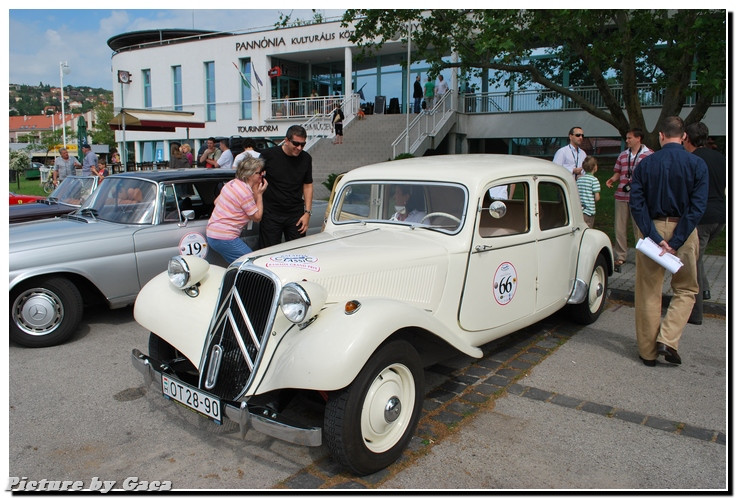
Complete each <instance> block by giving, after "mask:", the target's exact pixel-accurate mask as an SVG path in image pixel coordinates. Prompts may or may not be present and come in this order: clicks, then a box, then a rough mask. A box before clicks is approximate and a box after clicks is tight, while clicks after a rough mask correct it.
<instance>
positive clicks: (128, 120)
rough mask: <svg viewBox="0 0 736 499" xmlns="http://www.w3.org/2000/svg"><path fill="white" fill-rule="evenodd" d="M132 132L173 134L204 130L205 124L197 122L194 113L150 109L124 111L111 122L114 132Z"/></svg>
mask: <svg viewBox="0 0 736 499" xmlns="http://www.w3.org/2000/svg"><path fill="white" fill-rule="evenodd" d="M123 121H124V122H125V130H127V131H131V132H173V131H175V129H176V128H204V122H201V121H196V120H195V119H194V113H190V112H187V111H152V110H149V109H123V110H122V111H121V112H120V114H118V115H117V116H115V117H114V118H113V119H111V120H110V122H109V125H110V129H112V130H123Z"/></svg>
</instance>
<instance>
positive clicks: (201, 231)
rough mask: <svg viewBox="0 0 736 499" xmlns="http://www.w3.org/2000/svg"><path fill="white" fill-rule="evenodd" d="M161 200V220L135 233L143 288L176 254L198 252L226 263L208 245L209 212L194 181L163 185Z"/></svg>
mask: <svg viewBox="0 0 736 499" xmlns="http://www.w3.org/2000/svg"><path fill="white" fill-rule="evenodd" d="M218 181H219V180H218ZM157 202H158V208H157V217H156V218H157V223H155V224H153V225H147V226H143V227H141V228H140V229H139V230H137V231H136V232H135V234H134V235H133V240H134V243H135V254H136V262H137V268H138V280H139V282H140V285H141V287H142V286H143V285H145V284H146V283H147V282H148V281H149V280H151V278H153V277H154V276H156V275H158V274H160V273H161V272H164V271H165V270H166V269H167V266H168V262H169V259H170V258H171V257H172V256H175V255H195V256H199V257H201V258H205V259H206V260H207V261H209V262H210V263H213V264H216V265H222V266H225V265H226V264H225V261H224V260H223V259H222V257H220V255H218V254H217V253H216V252H215V251H213V250H211V249H210V248H209V245H208V244H207V238H206V230H207V220H208V218H207V217H206V214H207V213H209V211H208V209H207V208H206V207H203V206H202V197H201V196H200V195H199V191H198V189H197V187H196V186H195V185H194V184H191V183H188V184H181V183H177V184H175V185H173V184H165V185H163V184H162V185H161V186H160V189H159V196H158V201H157ZM186 210H192V211H194V212H195V219H194V220H184V219H183V215H182V212H184V211H186Z"/></svg>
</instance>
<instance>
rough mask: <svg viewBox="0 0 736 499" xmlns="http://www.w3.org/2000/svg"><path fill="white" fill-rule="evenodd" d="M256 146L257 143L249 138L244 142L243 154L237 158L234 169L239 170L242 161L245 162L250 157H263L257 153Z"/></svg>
mask: <svg viewBox="0 0 736 499" xmlns="http://www.w3.org/2000/svg"><path fill="white" fill-rule="evenodd" d="M255 146H256V141H255V140H253V139H251V138H247V139H245V140H243V152H241V153H240V154H238V155H237V156H235V160H234V161H233V169H234V170H237V169H238V166H240V163H241V161H243V160H244V159H245V158H247V157H248V156H252V157H254V158H259V157H260V156H261V153H259V152H258V151H256V150H255V149H254V147H255Z"/></svg>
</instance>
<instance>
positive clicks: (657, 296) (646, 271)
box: [634, 220, 698, 360]
mask: <svg viewBox="0 0 736 499" xmlns="http://www.w3.org/2000/svg"><path fill="white" fill-rule="evenodd" d="M654 226H655V227H656V229H657V232H659V234H660V235H661V236H662V237H663V238H664V240H665V241H669V240H670V239H672V233H673V232H674V230H675V227H676V226H677V223H676V222H665V221H662V220H654ZM677 256H678V257H679V258H680V260H681V261H682V264H683V266H682V268H680V270H678V271H677V272H676V273H675V274H673V275H672V292H673V296H672V300H671V301H670V305H669V307H668V308H667V312H666V313H665V315H664V317H662V316H661V315H662V286H663V284H664V273H665V270H664V267H662V266H661V265H659V264H658V263H656V262H655V261H654V260H652V259H650V258H649V257H647V256H645V255H644V254H643V253H641V252H640V251H637V252H636V286H635V290H634V306H635V308H636V310H635V315H636V342H637V344H638V346H639V355H640V356H641V357H642V358H643V359H647V360H654V359H656V358H657V345H656V342H660V343H664V344H665V345H668V346H670V347H672V348H674V349H675V350H678V347H679V345H680V337H681V336H682V331H683V329H685V325H686V324H687V320H688V318H689V317H690V312H691V311H692V309H693V304H694V303H695V294H696V293H697V292H698V275H697V260H698V231H696V230H693V231H692V233H691V234H690V235H689V236H688V238H687V241H685V244H683V245H682V246H681V247H680V249H678V250H677Z"/></svg>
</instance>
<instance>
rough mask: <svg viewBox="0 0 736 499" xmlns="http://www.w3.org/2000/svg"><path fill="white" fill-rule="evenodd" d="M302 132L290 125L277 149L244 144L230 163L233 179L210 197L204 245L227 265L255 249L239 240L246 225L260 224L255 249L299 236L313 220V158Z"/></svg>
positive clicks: (296, 126) (305, 135)
mask: <svg viewBox="0 0 736 499" xmlns="http://www.w3.org/2000/svg"><path fill="white" fill-rule="evenodd" d="M306 143H307V132H306V130H305V129H304V127H302V126H300V125H293V126H291V127H289V129H288V130H287V132H286V139H285V140H284V142H283V144H281V145H280V146H276V147H272V148H269V149H266V150H264V151H263V152H261V153H260V154H259V153H258V152H256V151H255V150H254V148H253V146H254V145H255V144H254V143H253V144H252V145H251V144H247V146H248V147H246V150H245V151H243V153H241V154H239V155H238V156H236V157H235V159H234V160H233V164H234V165H235V170H236V171H235V178H234V179H233V180H231V181H229V182H227V183H226V184H225V185H224V186H223V188H222V190H221V191H220V194H219V196H218V197H217V198H216V199H215V208H214V210H213V211H212V215H211V216H210V219H209V222H208V223H207V232H206V235H207V242H208V244H209V245H210V247H211V248H212V249H213V250H215V251H216V252H217V253H219V254H220V255H221V256H222V257H223V258H224V259H225V261H226V262H227V263H228V264H230V263H231V262H233V261H234V260H237V259H238V258H240V257H241V256H243V255H245V254H247V253H250V252H251V251H252V250H253V249H254V248H250V247H248V245H247V244H246V243H245V242H244V241H243V240H242V239H240V233H241V231H242V230H243V228H244V227H245V226H246V225H247V224H248V223H249V222H250V221H254V222H259V223H260V226H259V229H260V232H259V244H258V245H259V248H266V247H269V246H273V245H275V244H278V243H280V242H281V240H282V238H283V239H285V240H286V241H291V240H293V239H297V238H299V237H304V236H305V235H306V233H307V229H308V228H309V220H310V218H311V216H312V197H313V192H314V190H313V180H312V157H311V156H310V155H309V153H307V152H305V151H304V146H305V145H306Z"/></svg>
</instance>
